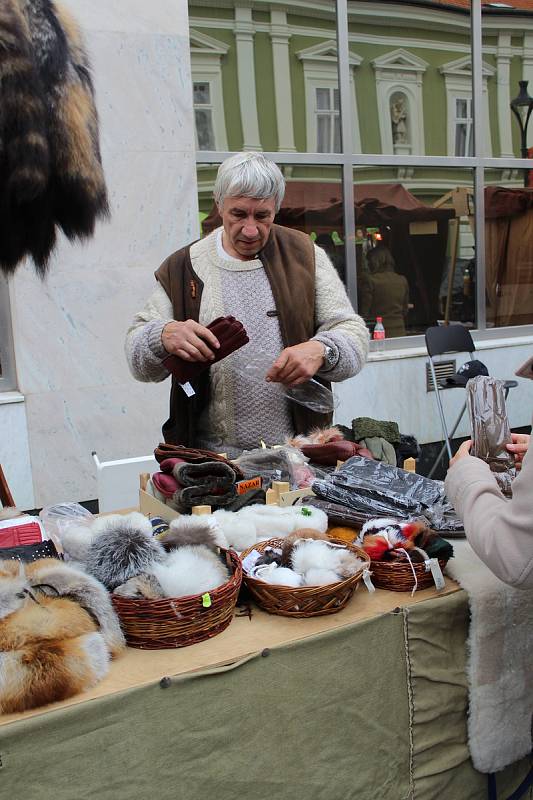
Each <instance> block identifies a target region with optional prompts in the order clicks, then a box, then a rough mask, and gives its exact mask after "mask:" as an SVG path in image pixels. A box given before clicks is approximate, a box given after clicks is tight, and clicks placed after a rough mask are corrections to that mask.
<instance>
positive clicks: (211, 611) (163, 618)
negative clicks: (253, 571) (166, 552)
mask: <svg viewBox="0 0 533 800" xmlns="http://www.w3.org/2000/svg"><path fill="white" fill-rule="evenodd" d="M225 558H226V563H227V566H228V569H229V570H230V571H231V573H232V575H231V577H230V579H229V580H228V581H227V582H226V583H224V584H223V585H222V586H219V587H218V588H217V589H213V590H212V591H210V592H208V593H207V596H206V595H191V596H190V597H165V598H162V599H161V600H145V599H136V598H128V597H120V596H118V595H114V594H112V595H111V600H112V602H113V607H114V609H115V611H116V612H117V614H118V616H119V619H120V625H121V627H122V630H123V632H124V636H125V637H126V642H127V643H128V645H129V646H130V647H139V648H141V649H144V650H163V649H165V648H169V647H187V646H188V645H190V644H196V642H203V641H204V639H210V638H211V637H212V636H216V635H217V633H222V631H223V630H225V629H226V628H227V627H228V625H229V624H230V622H231V620H232V619H233V614H234V611H235V605H236V603H237V597H238V594H239V589H240V586H241V581H242V564H241V560H240V558H239V556H238V555H237V553H235V552H233V551H232V550H227V551H225Z"/></svg>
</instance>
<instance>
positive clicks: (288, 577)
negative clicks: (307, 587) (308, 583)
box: [254, 564, 302, 589]
mask: <svg viewBox="0 0 533 800" xmlns="http://www.w3.org/2000/svg"><path fill="white" fill-rule="evenodd" d="M254 577H255V578H259V580H261V581H264V582H265V583H270V584H273V585H274V586H291V587H292V588H294V589H297V588H298V587H299V586H301V585H302V576H301V575H297V574H296V572H294V571H293V570H292V569H289V568H288V567H278V566H277V565H276V564H267V565H266V566H264V567H259V568H258V569H257V570H256V571H255V574H254Z"/></svg>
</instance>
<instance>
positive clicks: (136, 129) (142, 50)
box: [0, 0, 198, 506]
mask: <svg viewBox="0 0 533 800" xmlns="http://www.w3.org/2000/svg"><path fill="white" fill-rule="evenodd" d="M64 4H65V5H66V6H67V7H68V9H69V11H70V12H71V13H72V14H73V15H74V16H75V18H76V19H77V21H78V23H79V24H80V26H81V28H82V30H83V33H84V35H85V38H86V42H87V48H88V51H89V54H90V58H91V62H92V72H93V78H94V82H95V88H96V98H97V106H98V111H99V116H100V141H101V148H102V158H103V164H104V170H105V174H106V180H107V185H108V190H109V198H110V205H111V217H110V220H109V221H108V222H100V223H99V224H98V225H97V227H96V231H95V235H94V237H93V238H92V239H90V240H89V241H87V242H86V243H84V244H73V243H69V242H67V241H66V240H64V239H62V240H61V241H60V243H59V245H58V247H57V249H56V251H55V253H54V255H53V258H52V264H51V269H50V273H49V276H48V278H47V280H46V281H45V282H44V283H43V282H41V281H40V280H39V279H38V278H37V277H36V275H35V272H34V270H33V268H32V267H31V266H30V265H25V266H23V267H21V268H20V269H19V270H18V271H17V273H16V274H15V276H14V278H13V280H12V281H11V286H10V294H11V310H12V316H13V338H14V348H15V358H16V363H17V375H18V388H19V390H20V392H21V394H22V395H24V407H25V412H26V418H27V435H28V442H29V450H30V457H31V465H32V476H33V488H34V496H35V505H36V506H42V505H47V504H51V503H57V502H59V501H64V500H73V501H79V500H89V499H93V498H95V497H96V474H95V467H94V462H93V459H92V457H91V452H92V451H93V450H95V451H96V452H97V453H98V456H99V458H100V460H101V461H110V460H115V459H122V458H131V457H135V456H145V455H147V454H150V453H152V452H153V450H154V447H155V446H156V445H157V444H158V442H159V441H160V438H161V424H162V422H164V420H165V419H166V418H167V416H168V397H169V390H170V386H169V382H168V381H165V382H163V383H162V384H142V383H139V382H137V381H135V380H134V379H133V378H132V377H131V375H130V374H129V370H128V367H127V363H126V359H125V356H124V351H123V347H124V337H125V333H126V330H127V328H128V326H129V324H130V322H131V320H132V318H133V316H134V314H135V313H136V312H137V311H138V310H139V309H140V308H142V306H143V305H144V303H145V302H146V300H147V298H148V296H149V294H150V293H151V292H152V291H153V289H154V288H155V286H156V282H155V278H154V270H155V269H157V267H158V266H159V265H160V264H161V263H162V261H163V260H164V259H165V258H166V257H167V256H168V255H169V254H170V253H172V252H173V251H174V250H176V249H177V248H178V247H180V246H182V245H185V244H187V243H188V242H190V241H192V240H194V239H195V238H197V236H198V206H197V192H196V169H195V155H194V148H195V145H194V118H193V109H192V90H191V74H190V55H189V36H188V8H187V1H186V0H151V2H150V3H146V2H145V0H113V2H112V3H110V2H109V0H91V2H90V3H88V2H86V0H64ZM0 432H1V431H0ZM21 441H22V440H21ZM18 446H19V441H18V440H17V441H14V442H13V447H14V448H15V447H18Z"/></svg>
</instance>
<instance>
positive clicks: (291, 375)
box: [266, 340, 324, 386]
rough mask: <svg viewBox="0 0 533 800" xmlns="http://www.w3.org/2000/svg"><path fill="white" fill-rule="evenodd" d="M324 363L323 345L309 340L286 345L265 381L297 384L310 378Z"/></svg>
mask: <svg viewBox="0 0 533 800" xmlns="http://www.w3.org/2000/svg"><path fill="white" fill-rule="evenodd" d="M323 363H324V345H323V344H322V342H318V341H315V340H311V341H309V342H302V343H301V344H295V345H293V347H286V348H285V350H282V351H281V353H280V354H279V356H278V357H277V358H276V360H275V361H274V363H273V364H272V366H271V367H270V369H269V371H268V372H267V375H266V379H267V381H273V382H274V383H283V384H284V385H285V386H298V384H300V383H305V381H308V380H309V378H312V377H313V375H315V374H316V373H317V372H318V370H319V369H320V368H321V367H322V365H323Z"/></svg>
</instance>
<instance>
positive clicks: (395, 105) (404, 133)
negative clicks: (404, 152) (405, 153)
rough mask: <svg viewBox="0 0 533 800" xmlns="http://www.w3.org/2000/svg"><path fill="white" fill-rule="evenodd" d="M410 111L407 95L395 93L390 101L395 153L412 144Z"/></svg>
mask: <svg viewBox="0 0 533 800" xmlns="http://www.w3.org/2000/svg"><path fill="white" fill-rule="evenodd" d="M408 109H409V104H408V101H407V97H406V96H405V94H404V93H403V92H395V93H394V94H393V95H392V96H391V99H390V118H391V126H392V143H393V145H394V151H395V152H397V150H398V149H400V148H401V147H405V145H409V144H410V136H409V117H408Z"/></svg>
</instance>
